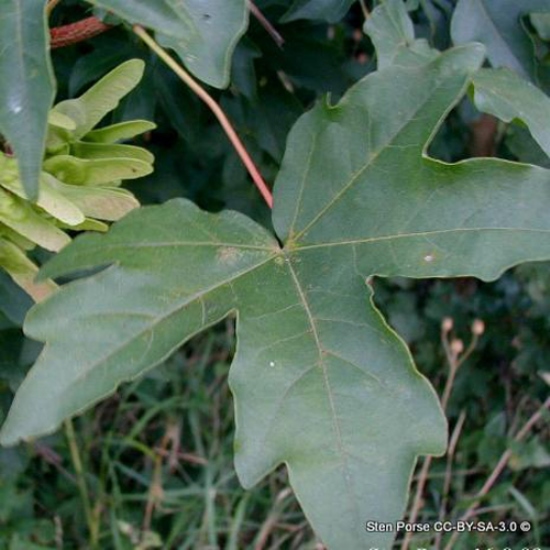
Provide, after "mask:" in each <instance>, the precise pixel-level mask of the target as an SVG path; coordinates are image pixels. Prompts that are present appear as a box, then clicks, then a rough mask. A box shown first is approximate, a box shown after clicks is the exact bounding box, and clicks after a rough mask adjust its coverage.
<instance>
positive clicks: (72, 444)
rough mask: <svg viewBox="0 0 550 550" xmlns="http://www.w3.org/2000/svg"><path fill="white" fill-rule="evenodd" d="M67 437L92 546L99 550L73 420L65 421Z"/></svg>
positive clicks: (95, 524) (95, 526)
mask: <svg viewBox="0 0 550 550" xmlns="http://www.w3.org/2000/svg"><path fill="white" fill-rule="evenodd" d="M64 427H65V436H66V438H67V442H68V444H69V450H70V453H71V461H72V463H73V468H74V471H75V475H76V484H77V486H78V492H79V493H80V499H81V500H82V506H83V508H84V515H85V517H86V523H87V525H88V530H89V532H90V546H91V547H92V548H94V549H95V548H97V534H98V533H97V523H96V521H95V519H94V515H93V513H92V506H91V503H90V495H89V493H88V486H87V485H86V480H85V479H84V468H83V467H82V460H81V458H80V451H79V450H78V443H77V441H76V436H75V433H74V426H73V422H72V420H70V419H69V420H65V422H64Z"/></svg>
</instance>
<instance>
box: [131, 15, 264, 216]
mask: <svg viewBox="0 0 550 550" xmlns="http://www.w3.org/2000/svg"><path fill="white" fill-rule="evenodd" d="M134 32H135V33H136V34H137V35H138V36H139V37H140V38H141V39H142V40H143V41H144V42H145V43H146V44H147V46H149V48H151V50H153V51H154V52H155V53H156V54H157V55H158V56H159V57H160V58H161V59H162V61H164V63H166V65H168V67H170V69H172V70H173V71H174V72H175V73H176V74H177V75H178V76H179V77H180V78H181V80H183V82H185V84H187V86H189V88H191V90H192V91H193V92H194V93H195V94H196V95H197V96H198V97H200V99H201V100H202V101H204V103H206V105H207V106H208V108H209V109H210V110H211V111H212V113H213V114H214V115H215V117H216V118H217V119H218V122H219V123H220V125H221V127H222V128H223V130H224V131H225V133H226V135H227V137H228V138H229V141H230V142H231V145H233V147H234V149H235V151H236V152H237V154H238V155H239V157H240V158H241V161H242V162H243V164H244V165H245V167H246V169H247V171H248V173H249V174H250V177H251V178H252V180H253V181H254V184H255V185H256V187H257V188H258V190H259V191H260V194H261V195H262V197H263V198H264V200H265V202H266V203H267V205H268V206H269V208H273V195H272V194H271V191H270V190H269V187H268V186H267V184H266V183H265V181H264V179H263V178H262V175H261V174H260V171H259V170H258V168H257V167H256V165H255V164H254V161H253V160H252V157H251V156H250V154H249V153H248V151H247V150H246V147H245V146H244V144H243V142H242V141H241V139H240V138H239V136H238V135H237V132H235V129H234V128H233V126H232V124H231V122H230V121H229V119H228V118H227V115H226V114H225V113H224V112H223V110H222V108H221V107H220V106H219V105H218V104H217V103H216V101H215V100H214V99H213V98H212V96H211V95H210V94H209V93H208V92H207V91H206V90H204V89H203V88H202V87H201V86H200V85H199V83H198V82H196V81H195V79H194V78H193V77H192V76H191V75H190V74H189V73H188V72H187V71H186V70H185V69H184V68H183V67H182V66H181V65H179V64H178V63H177V62H176V61H174V59H173V58H172V57H170V56H169V55H168V54H167V53H166V52H165V51H164V49H163V48H161V47H160V46H159V45H158V44H157V43H156V42H155V40H154V39H153V38H151V36H149V34H147V32H146V31H145V29H144V28H143V27H140V26H139V25H134Z"/></svg>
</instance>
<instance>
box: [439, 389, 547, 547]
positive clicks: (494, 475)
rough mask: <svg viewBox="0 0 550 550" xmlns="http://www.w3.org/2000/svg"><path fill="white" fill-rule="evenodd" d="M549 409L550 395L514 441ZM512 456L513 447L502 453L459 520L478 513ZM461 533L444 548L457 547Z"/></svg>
mask: <svg viewBox="0 0 550 550" xmlns="http://www.w3.org/2000/svg"><path fill="white" fill-rule="evenodd" d="M547 409H550V397H548V398H547V399H546V401H545V402H544V403H543V404H542V405H541V406H540V408H539V409H538V410H537V411H536V412H535V413H533V414H532V415H531V417H530V418H529V420H528V421H527V422H526V423H525V424H524V425H523V427H522V428H521V430H520V431H519V432H518V433H517V434H516V436H515V437H514V441H515V442H519V441H521V440H522V439H524V438H525V436H526V435H527V434H528V433H529V432H530V431H531V429H532V428H533V426H534V425H535V424H536V423H537V422H538V421H539V420H540V419H541V417H542V415H543V413H544V411H545V410H547ZM511 457H512V450H511V449H507V450H506V451H504V453H502V455H501V456H500V459H499V461H498V462H497V465H496V466H495V467H494V468H493V471H492V472H491V475H489V477H488V478H487V480H486V481H485V483H484V484H483V487H482V488H481V489H480V490H479V492H478V493H477V495H476V497H475V500H474V501H473V502H472V503H471V504H470V506H469V507H468V508H467V510H466V511H465V512H464V514H462V516H461V518H460V520H459V521H468V520H469V519H470V518H472V517H473V516H474V515H475V514H476V510H477V509H478V507H479V504H480V502H481V500H482V499H483V497H484V496H486V495H487V493H488V492H489V491H490V490H491V488H492V487H493V485H494V484H495V482H496V480H497V479H498V477H499V476H500V474H501V473H502V472H503V470H504V468H506V465H507V464H508V461H509V460H510V458H511ZM459 535H460V533H458V532H454V533H453V534H452V535H451V538H450V539H449V541H448V542H447V544H446V545H445V549H444V550H452V549H453V548H454V547H455V542H456V540H457V538H458V537H459Z"/></svg>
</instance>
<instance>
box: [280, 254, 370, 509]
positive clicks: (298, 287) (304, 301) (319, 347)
mask: <svg viewBox="0 0 550 550" xmlns="http://www.w3.org/2000/svg"><path fill="white" fill-rule="evenodd" d="M286 264H287V266H288V270H289V273H290V275H291V277H292V280H293V282H294V285H295V287H296V292H297V293H298V296H299V298H300V301H301V302H302V305H303V308H304V311H305V313H306V316H307V318H308V322H309V325H310V327H311V332H312V334H313V338H314V340H315V344H316V346H317V351H318V354H319V358H318V362H317V365H316V366H319V367H320V368H321V371H322V375H323V381H324V384H325V388H326V393H327V397H328V401H329V405H330V410H331V413H332V420H333V426H334V432H335V436H336V443H337V446H338V449H339V451H340V452H339V454H340V455H341V456H342V460H343V467H344V470H345V471H346V473H345V474H344V480H345V483H346V489H347V493H348V495H349V501H350V502H351V503H352V504H353V507H354V511H355V514H356V517H360V512H359V509H358V508H357V504H356V500H355V498H354V494H353V489H352V487H351V485H350V480H351V478H352V476H351V474H350V472H349V465H348V457H349V454H350V453H349V452H348V451H347V450H346V449H345V445H344V441H343V438H342V431H341V429H340V424H339V422H338V415H337V413H336V405H335V403H334V396H333V394H332V388H331V385H330V381H329V377H328V371H327V367H326V364H325V358H324V353H325V352H324V349H323V346H322V345H321V340H320V337H319V333H318V331H317V325H316V323H315V316H314V315H313V313H312V311H311V309H310V307H309V303H308V301H307V296H306V293H305V292H304V290H303V288H302V285H301V284H300V280H299V278H298V275H297V273H296V272H295V270H294V267H293V266H292V261H291V259H290V258H288V261H287V262H286ZM308 370H309V369H308Z"/></svg>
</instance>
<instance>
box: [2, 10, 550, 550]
mask: <svg viewBox="0 0 550 550" xmlns="http://www.w3.org/2000/svg"><path fill="white" fill-rule="evenodd" d="M388 5H390V4H389V3H388ZM393 5H396V3H395V2H393ZM390 34H391V33H390ZM401 34H402V33H401ZM385 36H386V35H385ZM386 46H387V43H386V42H384V40H382V41H381V42H380V43H379V44H378V47H379V48H380V49H383V48H384V47H386ZM413 46H414V53H413V55H412V56H409V57H410V58H407V56H405V55H404V54H403V52H404V51H405V50H403V52H401V53H399V52H397V53H396V55H393V54H392V55H387V56H386V58H385V59H386V60H387V62H386V63H384V64H383V68H382V69H381V70H379V71H377V72H376V73H373V74H371V75H369V76H368V77H366V78H365V79H363V80H362V81H360V82H359V83H358V84H357V85H355V86H354V87H353V88H352V89H351V90H350V91H349V92H348V93H347V94H346V95H345V97H344V98H343V99H342V100H341V101H340V103H338V104H337V105H330V104H328V103H323V104H319V105H317V106H316V107H315V108H314V109H313V110H312V111H310V112H309V113H307V114H306V115H304V116H303V117H302V118H301V119H300V120H299V121H298V123H297V124H296V126H295V127H294V129H293V130H292V132H291V134H290V136H289V140H288V147H287V152H286V155H285V157H284V161H283V166H282V169H281V172H280V174H279V177H278V179H277V182H276V189H275V207H274V212H273V217H274V218H273V219H274V226H275V230H276V233H277V236H278V238H279V240H280V242H283V243H284V245H283V246H281V245H280V244H279V240H277V239H276V237H275V236H274V235H272V234H270V233H269V232H268V231H266V230H265V229H263V228H262V227H260V226H258V225H257V224H256V223H254V222H252V221H251V220H249V219H247V218H246V217H244V216H242V215H240V214H237V213H235V212H224V213H222V214H219V215H214V214H207V213H205V212H202V211H200V210H199V209H198V208H197V207H195V206H194V205H193V204H192V203H190V202H188V201H186V200H183V199H179V200H174V201H170V202H169V203H166V204H165V205H162V206H151V207H146V208H143V209H141V210H139V211H136V212H134V213H132V214H130V215H128V216H127V217H126V218H125V219H123V220H122V221H121V222H119V223H117V224H115V225H114V226H113V228H112V229H111V231H110V232H109V233H108V234H107V235H104V236H98V235H86V236H83V237H81V238H78V239H76V241H75V242H74V243H73V244H72V245H70V246H69V247H67V248H66V249H65V250H64V251H63V252H62V253H61V254H59V255H58V256H57V257H55V258H54V259H53V261H51V262H50V263H49V264H48V265H47V266H46V267H45V269H44V270H43V276H44V277H50V276H51V277H57V276H60V275H64V274H67V273H70V272H75V271H77V270H82V269H89V268H95V269H96V271H97V268H98V267H102V266H108V267H107V268H106V269H104V270H103V271H101V272H98V273H95V274H93V275H91V276H89V277H86V278H84V279H82V280H79V281H76V282H73V283H70V284H68V285H66V286H64V287H63V288H62V289H61V290H60V291H59V292H57V293H56V294H54V295H53V296H52V297H51V298H50V299H48V300H47V301H45V302H44V303H42V304H40V305H38V306H36V307H35V308H34V309H33V310H32V311H31V313H30V314H29V316H28V318H27V321H26V324H25V330H26V332H27V334H28V335H29V336H31V337H32V338H35V339H37V340H40V341H43V342H45V343H46V345H45V348H44V351H43V353H42V355H41V357H40V358H39V360H38V361H37V363H36V364H35V365H34V367H33V368H32V370H31V372H30V373H29V375H28V377H27V378H26V380H25V381H24V382H23V384H22V385H21V387H20V389H19V391H18V393H17V396H16V398H15V401H14V404H13V406H12V409H11V411H10V414H9V417H8V419H7V421H6V423H5V425H4V427H3V430H2V435H1V438H2V442H3V443H4V444H14V443H15V442H17V441H19V440H21V439H28V438H30V437H35V436H37V435H41V434H44V433H49V432H51V431H53V430H55V429H56V427H57V426H58V425H59V423H60V422H61V421H62V420H63V419H64V418H66V417H67V416H70V415H73V414H75V413H77V412H79V411H80V410H82V409H83V408H85V407H87V406H89V405H90V404H92V403H95V402H97V401H98V400H99V399H101V398H102V397H104V396H106V395H108V394H109V393H111V392H112V391H114V389H115V388H116V386H117V384H119V383H120V382H121V381H123V380H128V379H131V378H134V377H136V376H138V375H139V374H141V373H143V372H144V371H146V370H147V369H149V368H151V367H152V366H154V365H156V364H158V363H159V362H161V361H162V360H163V359H164V358H165V357H167V356H168V355H169V354H170V353H172V352H173V351H174V350H175V349H176V348H177V347H178V346H180V345H181V344H182V343H183V342H184V341H186V340H187V339H189V338H190V337H191V336H192V335H193V334H196V333H197V332H199V331H201V330H203V329H204V328H206V327H208V326H211V325H212V324H214V323H216V322H217V321H219V320H220V319H222V318H224V317H225V316H227V315H229V314H230V313H231V312H236V314H237V342H238V344H237V353H236V357H235V360H234V363H233V365H232V367H231V372H230V377H229V382H230V385H231V388H232V391H233V393H234V396H235V405H236V424H237V433H236V440H235V464H236V469H237V472H238V475H239V478H240V479H241V481H242V483H243V484H244V485H245V486H251V485H253V484H254V483H255V482H257V481H258V480H259V479H260V478H261V477H262V476H264V475H265V474H266V473H268V472H269V471H270V470H272V469H273V468H275V467H276V466H277V465H279V464H281V463H285V464H286V466H287V468H288V471H289V476H290V481H291V484H292V486H293V488H294V490H295V491H296V494H297V497H298V499H299V501H300V502H301V504H302V506H303V508H304V510H305V513H306V515H307V516H308V518H309V519H310V521H311V522H312V524H313V526H314V528H315V529H316V531H317V532H318V533H319V535H320V536H321V537H322V538H323V540H324V541H325V542H326V543H327V545H328V546H329V547H330V548H333V549H337V550H358V549H361V548H370V547H371V546H376V545H380V546H383V545H386V546H389V545H390V543H391V540H392V538H393V536H394V535H393V534H392V533H382V532H378V533H367V532H365V529H364V525H365V522H366V521H367V520H373V521H382V522H394V521H396V520H397V519H399V518H400V517H401V515H402V513H403V507H404V504H405V501H406V495H407V487H408V482H409V478H410V474H411V471H412V469H413V467H414V464H415V460H416V457H417V456H418V455H420V454H429V453H442V452H443V451H444V449H445V444H446V426H445V420H444V417H443V414H442V412H441V410H440V407H439V404H438V400H437V398H436V396H435V393H434V392H433V390H432V388H431V386H430V385H429V384H428V382H427V381H426V379H425V378H423V377H422V376H421V375H420V374H419V372H418V371H417V370H416V368H415V367H414V364H413V361H412V358H411V356H410V354H409V352H408V350H407V348H406V346H405V345H404V343H403V342H402V341H401V339H400V338H399V337H398V336H397V335H396V334H395V333H394V332H393V331H392V329H391V328H390V327H389V326H388V325H387V324H386V323H385V321H384V319H383V318H382V316H381V314H380V313H379V312H378V311H377V309H376V308H375V306H374V303H373V301H372V290H371V287H370V285H369V284H368V278H369V277H370V276H372V275H381V276H393V275H401V276H406V277H450V276H459V275H460V276H462V275H474V276H477V277H480V278H482V279H484V280H491V279H494V278H496V277H498V276H499V274H500V273H501V272H502V271H503V270H504V269H506V268H508V267H509V266H512V265H514V264H517V263H519V262H522V261H526V260H537V259H540V260H542V259H547V258H550V238H548V232H549V231H550V218H549V217H548V215H547V212H548V210H549V207H550V172H549V171H547V170H544V169H542V168H538V167H535V166H531V165H523V164H516V163H512V162H508V161H503V160H498V159H475V160H469V161H466V162H461V163H457V164H445V163H443V162H440V161H438V160H434V159H432V158H429V157H428V156H427V154H426V147H427V144H428V143H429V141H430V139H431V137H432V136H433V135H434V133H435V131H436V130H437V128H438V126H439V125H440V124H441V122H442V121H443V119H444V118H445V116H446V114H447V113H448V112H449V110H450V109H451V108H452V107H453V106H454V105H456V103H457V102H458V101H459V100H460V98H461V97H462V96H463V94H464V92H465V90H466V88H467V87H468V86H469V84H470V83H471V82H472V80H473V78H474V75H475V73H476V71H477V70H478V68H479V67H480V65H481V63H482V61H483V50H482V48H481V47H480V46H479V45H467V46H462V47H458V48H455V49H453V50H450V51H448V52H446V53H443V54H438V53H435V52H434V51H433V50H430V51H428V50H425V49H424V48H423V46H422V44H420V46H419V44H418V43H414V44H413ZM403 47H404V48H405V46H403ZM418 52H420V53H418ZM402 54H403V55H402ZM390 59H391V60H394V61H393V62H392V61H390ZM405 60H407V61H408V62H407V63H405ZM411 60H414V62H411Z"/></svg>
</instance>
